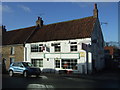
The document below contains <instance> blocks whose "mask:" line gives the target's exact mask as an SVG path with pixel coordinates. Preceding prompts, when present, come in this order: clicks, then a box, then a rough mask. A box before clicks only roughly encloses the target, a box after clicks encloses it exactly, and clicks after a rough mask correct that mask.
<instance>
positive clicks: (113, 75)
mask: <svg viewBox="0 0 120 90" xmlns="http://www.w3.org/2000/svg"><path fill="white" fill-rule="evenodd" d="M6 74H8V73H6ZM3 75H4V74H3ZM41 75H45V76H49V77H58V76H59V77H71V78H80V79H91V80H116V81H119V80H120V78H119V76H120V70H105V71H102V72H98V73H95V74H90V75H86V74H77V73H69V74H59V73H41Z"/></svg>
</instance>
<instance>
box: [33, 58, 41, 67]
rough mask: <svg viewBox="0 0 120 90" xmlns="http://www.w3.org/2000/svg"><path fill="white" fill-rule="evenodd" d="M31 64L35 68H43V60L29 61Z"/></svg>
mask: <svg viewBox="0 0 120 90" xmlns="http://www.w3.org/2000/svg"><path fill="white" fill-rule="evenodd" d="M31 63H32V64H33V65H34V66H35V67H43V59H31Z"/></svg>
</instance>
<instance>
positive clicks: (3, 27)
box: [2, 25, 6, 33]
mask: <svg viewBox="0 0 120 90" xmlns="http://www.w3.org/2000/svg"><path fill="white" fill-rule="evenodd" d="M5 32H6V27H5V26H3V25H2V33H5Z"/></svg>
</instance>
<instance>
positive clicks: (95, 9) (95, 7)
mask: <svg viewBox="0 0 120 90" xmlns="http://www.w3.org/2000/svg"><path fill="white" fill-rule="evenodd" d="M93 16H94V17H95V18H98V9H97V4H96V3H95V4H94V10H93Z"/></svg>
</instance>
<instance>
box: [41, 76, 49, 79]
mask: <svg viewBox="0 0 120 90" xmlns="http://www.w3.org/2000/svg"><path fill="white" fill-rule="evenodd" d="M39 77H41V78H42V79H48V77H47V76H39Z"/></svg>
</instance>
